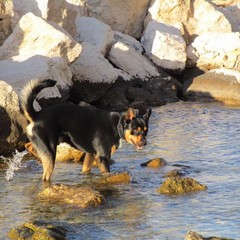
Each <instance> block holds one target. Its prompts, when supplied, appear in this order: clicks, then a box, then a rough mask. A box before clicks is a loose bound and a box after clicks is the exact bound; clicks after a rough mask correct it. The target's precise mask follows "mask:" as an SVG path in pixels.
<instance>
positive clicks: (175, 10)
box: [144, 0, 232, 43]
mask: <svg viewBox="0 0 240 240" xmlns="http://www.w3.org/2000/svg"><path fill="white" fill-rule="evenodd" d="M153 20H155V21H158V22H164V23H167V24H170V25H172V26H174V27H176V28H178V29H179V30H181V32H182V34H183V36H184V39H185V41H186V42H187V43H190V42H191V41H192V40H193V39H194V38H195V36H196V35H201V34H203V33H206V32H222V33H227V32H231V31H232V23H231V22H230V21H229V20H228V15H226V14H225V13H224V12H223V11H219V8H218V7H217V6H216V5H215V4H213V3H212V2H211V1H210V0H195V1H191V0H186V1H182V0H176V1H168V0H162V1H159V0H152V2H151V5H150V7H149V9H148V15H147V17H146V19H145V24H144V25H145V28H146V27H147V24H148V23H149V22H151V21H153Z"/></svg>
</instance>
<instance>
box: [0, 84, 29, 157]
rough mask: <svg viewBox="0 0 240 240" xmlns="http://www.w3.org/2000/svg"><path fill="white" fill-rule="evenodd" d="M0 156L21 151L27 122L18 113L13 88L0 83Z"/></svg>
mask: <svg viewBox="0 0 240 240" xmlns="http://www.w3.org/2000/svg"><path fill="white" fill-rule="evenodd" d="M0 96H1V98H0V116H1V121H0V155H2V154H7V153H11V152H13V151H14V149H18V150H23V149H24V143H25V141H26V137H25V135H24V134H23V132H24V131H23V129H24V128H25V127H26V126H27V121H26V119H25V118H24V117H23V115H21V114H19V113H20V107H19V99H18V95H17V93H16V92H15V91H14V90H13V88H12V87H11V86H10V85H9V84H7V83H6V82H4V81H0Z"/></svg>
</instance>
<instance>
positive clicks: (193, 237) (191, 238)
mask: <svg viewBox="0 0 240 240" xmlns="http://www.w3.org/2000/svg"><path fill="white" fill-rule="evenodd" d="M185 240H233V239H230V238H220V237H206V238H205V237H203V236H201V235H200V234H198V233H196V232H193V231H188V232H187V235H186V237H185Z"/></svg>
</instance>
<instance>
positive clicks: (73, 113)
mask: <svg viewBox="0 0 240 240" xmlns="http://www.w3.org/2000/svg"><path fill="white" fill-rule="evenodd" d="M55 84H56V81H54V80H50V79H48V80H44V81H41V82H39V81H31V82H29V83H28V84H27V85H26V86H25V87H24V89H23V91H22V93H21V97H20V103H21V107H22V110H23V112H24V115H25V116H26V118H27V119H28V121H29V125H28V126H27V135H28V137H29V140H30V141H31V142H32V144H33V147H34V149H35V150H36V151H37V155H38V156H39V158H40V159H41V161H42V165H43V177H42V179H43V180H46V181H48V180H50V177H51V174H52V172H53V168H54V164H55V156H56V147H57V145H58V144H59V143H60V142H67V143H69V144H70V145H71V146H73V147H75V148H77V149H79V150H81V151H83V152H86V153H87V157H86V159H85V160H84V164H83V171H84V172H88V171H90V170H91V167H92V162H93V160H94V159H95V160H97V162H98V163H99V165H98V166H99V169H100V171H101V172H102V173H104V172H110V167H109V160H110V157H111V155H112V154H113V153H114V152H115V151H116V149H118V147H119V145H120V139H125V140H126V142H128V143H130V144H132V145H134V146H135V148H136V149H137V150H140V149H142V148H143V147H144V146H145V145H146V144H147V141H146V135H147V132H148V120H149V117H150V115H151V109H149V110H148V111H147V112H146V114H144V115H141V116H140V115H136V114H135V112H134V109H132V108H129V109H128V110H127V111H126V112H125V113H118V112H108V111H105V110H100V109H97V108H95V107H89V106H87V105H86V106H85V105H82V106H81V105H75V104H71V103H66V104H58V105H53V106H49V107H46V108H44V109H42V110H41V111H39V112H37V111H35V109H34V107H33V101H34V100H35V98H36V96H37V94H38V93H39V92H40V91H41V90H42V89H44V88H47V87H53V86H54V85H55Z"/></svg>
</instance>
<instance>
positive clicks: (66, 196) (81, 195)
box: [38, 184, 105, 208]
mask: <svg viewBox="0 0 240 240" xmlns="http://www.w3.org/2000/svg"><path fill="white" fill-rule="evenodd" d="M38 196H39V197H40V198H41V199H47V200H48V201H52V202H54V203H58V204H60V205H69V206H75V207H80V208H87V207H96V206H99V205H101V204H103V203H105V199H104V197H103V195H102V194H100V193H99V192H98V191H95V190H93V189H92V188H90V187H77V186H67V185H63V184H59V185H52V186H50V187H48V188H46V189H45V190H43V191H42V192H41V193H39V194H38Z"/></svg>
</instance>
